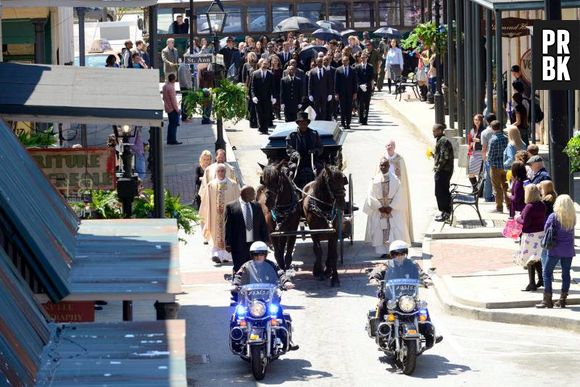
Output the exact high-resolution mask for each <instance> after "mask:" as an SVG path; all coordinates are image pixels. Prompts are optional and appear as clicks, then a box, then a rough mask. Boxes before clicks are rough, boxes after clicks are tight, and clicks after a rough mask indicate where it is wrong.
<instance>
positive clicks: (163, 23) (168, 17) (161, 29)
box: [157, 8, 173, 35]
mask: <svg viewBox="0 0 580 387" xmlns="http://www.w3.org/2000/svg"><path fill="white" fill-rule="evenodd" d="M172 23H173V11H172V9H171V8H160V9H159V13H158V14H157V33H158V34H159V35H166V34H169V33H170V32H169V30H170V29H171V24H172Z"/></svg>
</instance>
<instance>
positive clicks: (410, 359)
mask: <svg viewBox="0 0 580 387" xmlns="http://www.w3.org/2000/svg"><path fill="white" fill-rule="evenodd" d="M403 345H404V349H405V352H406V353H407V354H406V356H405V357H404V358H403V363H402V364H401V369H402V371H403V373H404V374H405V375H411V374H412V373H413V372H414V371H415V366H416V365H417V343H416V342H415V341H413V340H404V341H403Z"/></svg>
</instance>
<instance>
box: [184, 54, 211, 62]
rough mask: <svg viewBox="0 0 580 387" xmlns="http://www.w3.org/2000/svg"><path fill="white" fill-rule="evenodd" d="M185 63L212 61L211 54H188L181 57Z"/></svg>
mask: <svg viewBox="0 0 580 387" xmlns="http://www.w3.org/2000/svg"><path fill="white" fill-rule="evenodd" d="M183 60H184V61H185V64H196V63H212V62H213V55H212V54H202V55H188V56H186V57H184V59H183Z"/></svg>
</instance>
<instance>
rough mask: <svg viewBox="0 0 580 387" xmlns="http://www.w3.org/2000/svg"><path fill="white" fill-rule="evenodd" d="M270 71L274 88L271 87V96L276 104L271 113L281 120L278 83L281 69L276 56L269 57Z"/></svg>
mask: <svg viewBox="0 0 580 387" xmlns="http://www.w3.org/2000/svg"><path fill="white" fill-rule="evenodd" d="M270 69H271V70H272V74H273V75H274V87H273V94H274V98H276V103H275V104H274V105H273V106H272V108H273V109H272V113H273V114H274V116H275V117H276V118H277V119H279V120H281V118H280V82H281V81H282V73H283V70H282V67H281V63H280V58H279V57H278V55H275V54H274V55H270Z"/></svg>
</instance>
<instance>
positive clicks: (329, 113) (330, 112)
mask: <svg viewBox="0 0 580 387" xmlns="http://www.w3.org/2000/svg"><path fill="white" fill-rule="evenodd" d="M325 71H327V72H328V75H329V77H330V92H329V94H334V80H335V75H336V68H334V67H332V66H328V69H325ZM327 99H328V97H327ZM333 118H336V101H335V100H334V95H333V96H332V98H331V99H330V101H328V102H326V116H325V117H324V119H325V120H326V121H331V120H332V119H333Z"/></svg>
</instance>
